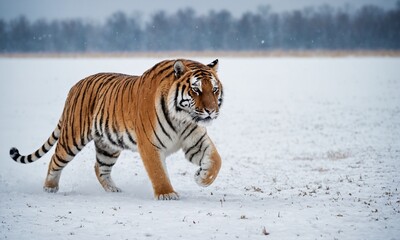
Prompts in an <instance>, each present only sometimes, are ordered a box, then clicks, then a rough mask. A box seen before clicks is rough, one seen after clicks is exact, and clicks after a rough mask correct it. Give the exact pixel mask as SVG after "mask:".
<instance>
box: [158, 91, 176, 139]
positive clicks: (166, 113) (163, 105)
mask: <svg viewBox="0 0 400 240" xmlns="http://www.w3.org/2000/svg"><path fill="white" fill-rule="evenodd" d="M161 108H162V111H163V114H164V117H165V120H166V121H167V123H168V125H169V127H170V128H171V129H172V130H173V131H174V132H176V130H175V128H174V126H173V125H172V122H171V119H170V118H169V114H168V110H167V106H166V105H165V99H164V97H163V96H162V97H161Z"/></svg>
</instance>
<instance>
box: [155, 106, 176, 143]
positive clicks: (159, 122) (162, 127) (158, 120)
mask: <svg viewBox="0 0 400 240" xmlns="http://www.w3.org/2000/svg"><path fill="white" fill-rule="evenodd" d="M156 117H157V122H158V125H160V127H161V130H162V131H163V132H164V134H165V135H166V136H167V137H168V138H169V139H170V140H172V138H171V136H170V135H169V134H168V133H167V131H165V128H164V126H163V125H162V123H161V121H160V118H159V117H158V114H157V112H156Z"/></svg>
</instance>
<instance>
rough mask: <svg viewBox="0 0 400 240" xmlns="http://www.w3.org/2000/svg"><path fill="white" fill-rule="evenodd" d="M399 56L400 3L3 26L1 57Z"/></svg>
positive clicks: (23, 22)
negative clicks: (313, 52)
mask: <svg viewBox="0 0 400 240" xmlns="http://www.w3.org/2000/svg"><path fill="white" fill-rule="evenodd" d="M271 49H282V50H307V49H329V50H331V49H332V50H346V49H359V50H361V49H366V50H380V49H386V50H387V49H400V1H398V2H397V7H395V8H394V9H390V10H384V9H382V8H380V7H377V6H372V5H368V6H364V7H362V8H360V9H358V10H355V11H350V10H346V9H343V8H332V7H330V6H328V5H325V6H321V7H318V8H305V9H303V10H295V11H291V12H284V13H274V12H271V10H270V8H269V7H267V6H265V7H260V8H259V9H258V11H256V12H248V13H245V14H243V15H242V16H241V17H239V18H235V17H233V16H232V14H231V13H230V12H228V11H219V12H215V11H211V12H209V13H208V14H207V15H197V14H196V13H195V11H194V10H193V9H183V10H179V11H177V12H176V13H174V14H167V13H165V12H163V11H160V12H157V13H156V14H154V15H153V16H152V17H151V18H150V19H149V20H148V21H146V22H145V23H142V22H141V21H140V18H138V17H136V16H128V15H126V14H125V13H123V12H116V13H114V14H113V15H111V16H110V17H109V18H107V20H106V21H105V22H104V23H101V24H100V23H96V22H91V21H84V20H81V19H74V20H54V21H47V20H37V21H29V20H28V19H27V18H26V17H24V16H21V17H18V18H16V19H13V20H10V21H5V20H2V19H0V52H3V53H15V52H135V51H173V50H191V51H200V50H227V51H237V50H239V51H244V50H271Z"/></svg>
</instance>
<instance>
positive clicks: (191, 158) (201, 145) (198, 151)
mask: <svg viewBox="0 0 400 240" xmlns="http://www.w3.org/2000/svg"><path fill="white" fill-rule="evenodd" d="M205 142H206V139H204V140H203V141H202V142H201V144H200V147H199V150H197V151H196V152H195V153H193V154H192V155H191V156H190V157H189V161H190V162H192V160H193V157H194V156H196V155H197V154H199V153H200V151H201V148H202V147H203V144H204V143H205Z"/></svg>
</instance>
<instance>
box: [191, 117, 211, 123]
mask: <svg viewBox="0 0 400 240" xmlns="http://www.w3.org/2000/svg"><path fill="white" fill-rule="evenodd" d="M214 119H215V118H212V117H210V116H208V117H195V118H194V121H195V122H201V123H209V122H211V121H212V120H214Z"/></svg>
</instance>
